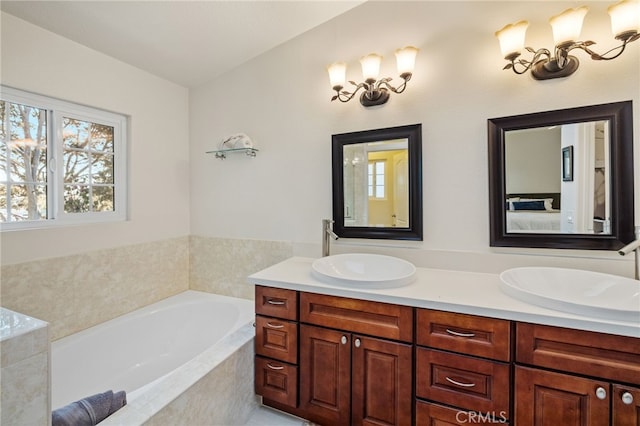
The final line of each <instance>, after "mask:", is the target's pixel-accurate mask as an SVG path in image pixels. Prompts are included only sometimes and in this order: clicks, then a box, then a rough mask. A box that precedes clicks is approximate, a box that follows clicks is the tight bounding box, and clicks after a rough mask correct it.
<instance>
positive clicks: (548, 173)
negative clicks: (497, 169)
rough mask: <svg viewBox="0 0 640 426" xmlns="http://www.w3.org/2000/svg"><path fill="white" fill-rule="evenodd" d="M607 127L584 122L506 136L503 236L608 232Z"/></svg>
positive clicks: (539, 128)
mask: <svg viewBox="0 0 640 426" xmlns="http://www.w3.org/2000/svg"><path fill="white" fill-rule="evenodd" d="M608 127H609V125H608V122H607V121H588V122H582V123H571V124H563V125H558V126H546V127H537V128H530V129H524V130H510V131H508V132H506V137H505V169H506V173H505V178H506V181H505V184H506V191H505V192H506V197H505V198H506V199H505V210H506V230H507V232H508V233H563V234H565V233H569V234H573V233H577V234H610V233H611V229H610V212H609V210H610V208H609V202H608V194H609V193H610V188H609V185H610V183H609V182H610V177H609V175H608V173H609V170H608V168H607V167H606V165H607V164H608V163H609V151H608V146H609V144H608V140H609V134H608V133H609V129H608ZM605 142H607V143H605Z"/></svg>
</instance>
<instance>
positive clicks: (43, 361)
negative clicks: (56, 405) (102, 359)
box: [0, 308, 51, 426]
mask: <svg viewBox="0 0 640 426" xmlns="http://www.w3.org/2000/svg"><path fill="white" fill-rule="evenodd" d="M0 354H1V356H2V366H1V371H0V380H1V382H0V395H1V396H0V424H2V425H5V426H32V425H48V424H50V422H51V416H50V412H51V403H50V396H49V325H48V324H47V323H46V322H44V321H41V320H38V319H35V318H32V317H29V316H26V315H23V314H20V313H17V312H13V311H11V310H9V309H5V308H0Z"/></svg>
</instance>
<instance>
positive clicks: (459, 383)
mask: <svg viewBox="0 0 640 426" xmlns="http://www.w3.org/2000/svg"><path fill="white" fill-rule="evenodd" d="M445 380H446V381H447V382H449V383H453V384H454V385H456V386H462V387H463V388H472V387H474V386H475V385H476V384H475V383H462V382H458V381H457V380H453V379H452V378H450V377H445Z"/></svg>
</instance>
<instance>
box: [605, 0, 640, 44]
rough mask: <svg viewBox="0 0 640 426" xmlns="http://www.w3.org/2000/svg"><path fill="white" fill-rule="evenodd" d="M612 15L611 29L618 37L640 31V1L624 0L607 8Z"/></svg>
mask: <svg viewBox="0 0 640 426" xmlns="http://www.w3.org/2000/svg"><path fill="white" fill-rule="evenodd" d="M607 12H609V16H611V31H612V32H613V35H614V36H615V37H616V38H617V37H618V36H621V35H623V34H633V33H638V32H640V1H637V0H636V1H633V0H622V1H620V2H618V3H616V4H614V5H611V6H609V8H608V9H607Z"/></svg>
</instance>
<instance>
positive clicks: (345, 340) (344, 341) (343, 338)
mask: <svg viewBox="0 0 640 426" xmlns="http://www.w3.org/2000/svg"><path fill="white" fill-rule="evenodd" d="M340 343H342V344H343V345H346V344H347V336H342V337H341V338H340Z"/></svg>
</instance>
